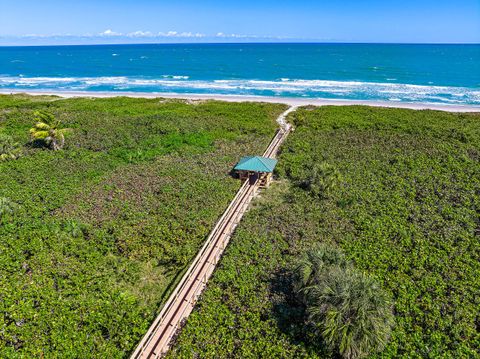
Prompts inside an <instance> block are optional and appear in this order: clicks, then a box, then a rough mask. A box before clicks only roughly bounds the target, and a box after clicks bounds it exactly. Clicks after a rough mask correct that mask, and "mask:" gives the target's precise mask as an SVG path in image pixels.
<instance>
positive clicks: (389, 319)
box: [307, 267, 394, 359]
mask: <svg viewBox="0 0 480 359" xmlns="http://www.w3.org/2000/svg"><path fill="white" fill-rule="evenodd" d="M307 312H308V313H309V320H310V322H311V323H313V324H314V326H315V327H316V328H317V329H318V332H319V334H320V335H321V336H322V338H323V340H324V342H325V343H326V344H327V345H328V346H329V347H330V348H331V349H334V350H337V351H338V352H339V353H340V354H341V355H342V357H344V358H349V359H354V358H362V357H365V356H367V355H368V354H371V353H373V352H378V351H381V350H382V349H383V348H384V347H385V345H386V343H387V341H388V339H389V337H390V333H391V328H392V326H393V323H394V317H393V313H392V304H391V301H390V298H389V297H388V295H387V294H386V293H385V292H384V291H383V290H382V289H381V288H380V286H379V285H378V283H377V282H376V281H375V280H373V279H372V278H370V277H368V276H366V275H365V274H364V273H362V272H359V271H355V270H353V269H351V268H350V269H342V268H339V267H334V268H332V269H331V270H330V271H329V273H328V274H327V275H324V276H323V277H322V279H321V280H320V281H317V280H315V283H314V284H313V285H312V286H311V287H310V289H309V291H308V304H307Z"/></svg>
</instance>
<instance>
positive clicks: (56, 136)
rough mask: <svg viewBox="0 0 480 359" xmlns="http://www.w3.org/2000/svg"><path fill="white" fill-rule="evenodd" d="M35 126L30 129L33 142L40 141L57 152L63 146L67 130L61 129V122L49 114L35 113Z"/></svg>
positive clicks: (43, 112)
mask: <svg viewBox="0 0 480 359" xmlns="http://www.w3.org/2000/svg"><path fill="white" fill-rule="evenodd" d="M35 121H36V123H35V125H34V126H33V127H32V128H31V129H30V135H31V136H32V139H33V140H42V141H44V142H45V144H46V145H47V146H48V147H50V148H51V149H52V150H54V151H57V150H60V149H62V148H63V146H64V145H65V134H66V133H67V132H68V129H66V128H61V124H62V122H61V121H60V120H57V119H55V116H53V115H52V114H51V113H48V112H45V111H37V112H35Z"/></svg>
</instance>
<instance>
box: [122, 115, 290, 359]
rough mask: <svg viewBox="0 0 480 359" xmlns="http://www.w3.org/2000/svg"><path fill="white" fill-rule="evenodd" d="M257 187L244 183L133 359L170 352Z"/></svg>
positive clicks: (281, 135)
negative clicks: (171, 345)
mask: <svg viewBox="0 0 480 359" xmlns="http://www.w3.org/2000/svg"><path fill="white" fill-rule="evenodd" d="M293 110H295V107H290V108H289V109H288V110H287V111H285V112H284V113H283V114H282V115H280V117H279V118H278V119H277V122H278V123H279V125H280V129H279V130H278V131H277V133H276V135H275V137H274V138H273V139H272V141H271V142H270V145H269V146H268V148H267V150H266V151H265V153H264V155H263V156H264V157H270V158H275V157H276V154H277V151H278V149H279V147H280V145H281V144H282V142H283V141H284V140H285V138H286V136H287V135H288V133H289V132H290V129H291V127H290V125H289V124H288V123H286V121H285V118H286V116H287V115H288V114H289V113H290V112H292V111H293ZM257 190H258V185H257V184H253V185H250V184H249V183H248V181H245V182H244V184H243V185H242V187H241V188H240V190H239V191H238V192H237V194H236V196H235V198H234V199H233V201H232V202H231V203H230V205H229V206H228V207H227V209H226V210H225V212H224V213H223V214H222V216H221V217H220V219H219V220H218V222H217V223H216V224H215V227H214V228H213V230H212V232H211V233H210V235H209V236H208V238H207V240H206V241H205V244H204V245H203V247H202V248H201V249H200V251H199V252H198V254H197V256H196V257H195V259H194V260H193V262H192V264H191V265H190V267H189V268H188V270H187V272H186V273H185V274H184V275H183V277H182V279H181V281H180V282H179V284H178V285H177V287H176V288H175V290H174V291H173V293H172V294H171V295H170V298H169V299H168V301H167V302H166V303H165V305H164V306H163V308H162V311H161V312H160V314H159V315H158V316H157V318H155V320H154V322H153V323H152V325H151V326H150V328H149V329H148V331H147V333H146V334H145V336H144V337H143V338H142V340H141V341H140V343H139V344H138V346H137V348H136V349H135V351H134V352H133V354H132V356H131V358H132V359H140V358H142V359H143V358H159V357H162V356H163V355H164V354H165V353H166V352H167V351H168V349H169V345H170V342H171V340H172V337H173V336H174V335H175V334H176V333H177V331H178V330H179V329H180V327H181V325H182V323H183V322H184V320H185V319H186V318H187V317H188V316H189V314H190V313H191V312H192V310H193V307H194V306H195V303H196V301H197V299H198V297H199V296H200V294H201V293H202V291H203V290H204V289H205V287H206V285H207V281H208V279H209V278H210V276H211V275H212V273H213V271H214V270H215V267H216V265H217V263H218V261H219V260H220V257H221V255H222V254H223V251H224V250H225V247H226V246H227V244H228V242H229V240H230V237H231V235H232V233H233V231H234V230H235V227H236V226H237V224H238V223H239V221H240V219H241V218H242V216H243V214H244V213H245V211H246V210H247V207H248V205H249V203H250V201H251V200H252V198H253V197H254V196H255V193H256V191H257Z"/></svg>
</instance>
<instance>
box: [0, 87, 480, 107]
mask: <svg viewBox="0 0 480 359" xmlns="http://www.w3.org/2000/svg"><path fill="white" fill-rule="evenodd" d="M22 93H23V94H28V95H32V96H42V95H43V96H45V95H49V96H59V97H63V98H73V97H92V98H95V97H98V98H106V97H117V96H127V97H137V98H167V99H181V100H190V101H201V100H219V101H227V102H269V103H284V104H287V105H290V106H308V105H312V106H350V105H365V106H374V107H391V108H406V109H412V110H427V109H428V110H439V111H447V112H480V106H467V105H446V104H435V103H409V102H394V101H389V102H387V101H385V102H381V101H367V100H358V101H356V100H330V99H321V98H295V97H266V96H238V95H218V94H181V93H161V92H91V91H90V92H86V91H83V92H82V91H15V90H0V94H4V95H10V94H22Z"/></svg>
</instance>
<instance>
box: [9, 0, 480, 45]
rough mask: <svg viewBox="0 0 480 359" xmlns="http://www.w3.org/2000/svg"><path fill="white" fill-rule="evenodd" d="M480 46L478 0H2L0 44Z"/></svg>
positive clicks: (479, 5) (479, 6) (479, 1)
mask: <svg viewBox="0 0 480 359" xmlns="http://www.w3.org/2000/svg"><path fill="white" fill-rule="evenodd" d="M213 41H218V42H238V41H241V42H249V41H324V42H408V43H411V42H429V43H430V42H433V43H438V42H441V43H472V42H473V43H480V0H448V1H446V0H402V1H400V0H383V1H378V0H363V1H360V0H357V1H354V0H343V1H338V0H337V1H335V0H328V1H321V0H317V1H315V0H296V1H294V0H288V1H287V0H276V1H274V0H237V1H231V0H223V1H217V0H204V1H200V0H197V1H193V0H182V1H161V0H157V1H153V0H116V1H113V0H82V1H70V0H61V1H60V0H35V1H32V0H31V1H22V0H0V44H3V45H29V44H57V43H58V44H64V43H72V44H77V43H85V44H90V43H132V42H140V43H146V42H213Z"/></svg>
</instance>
